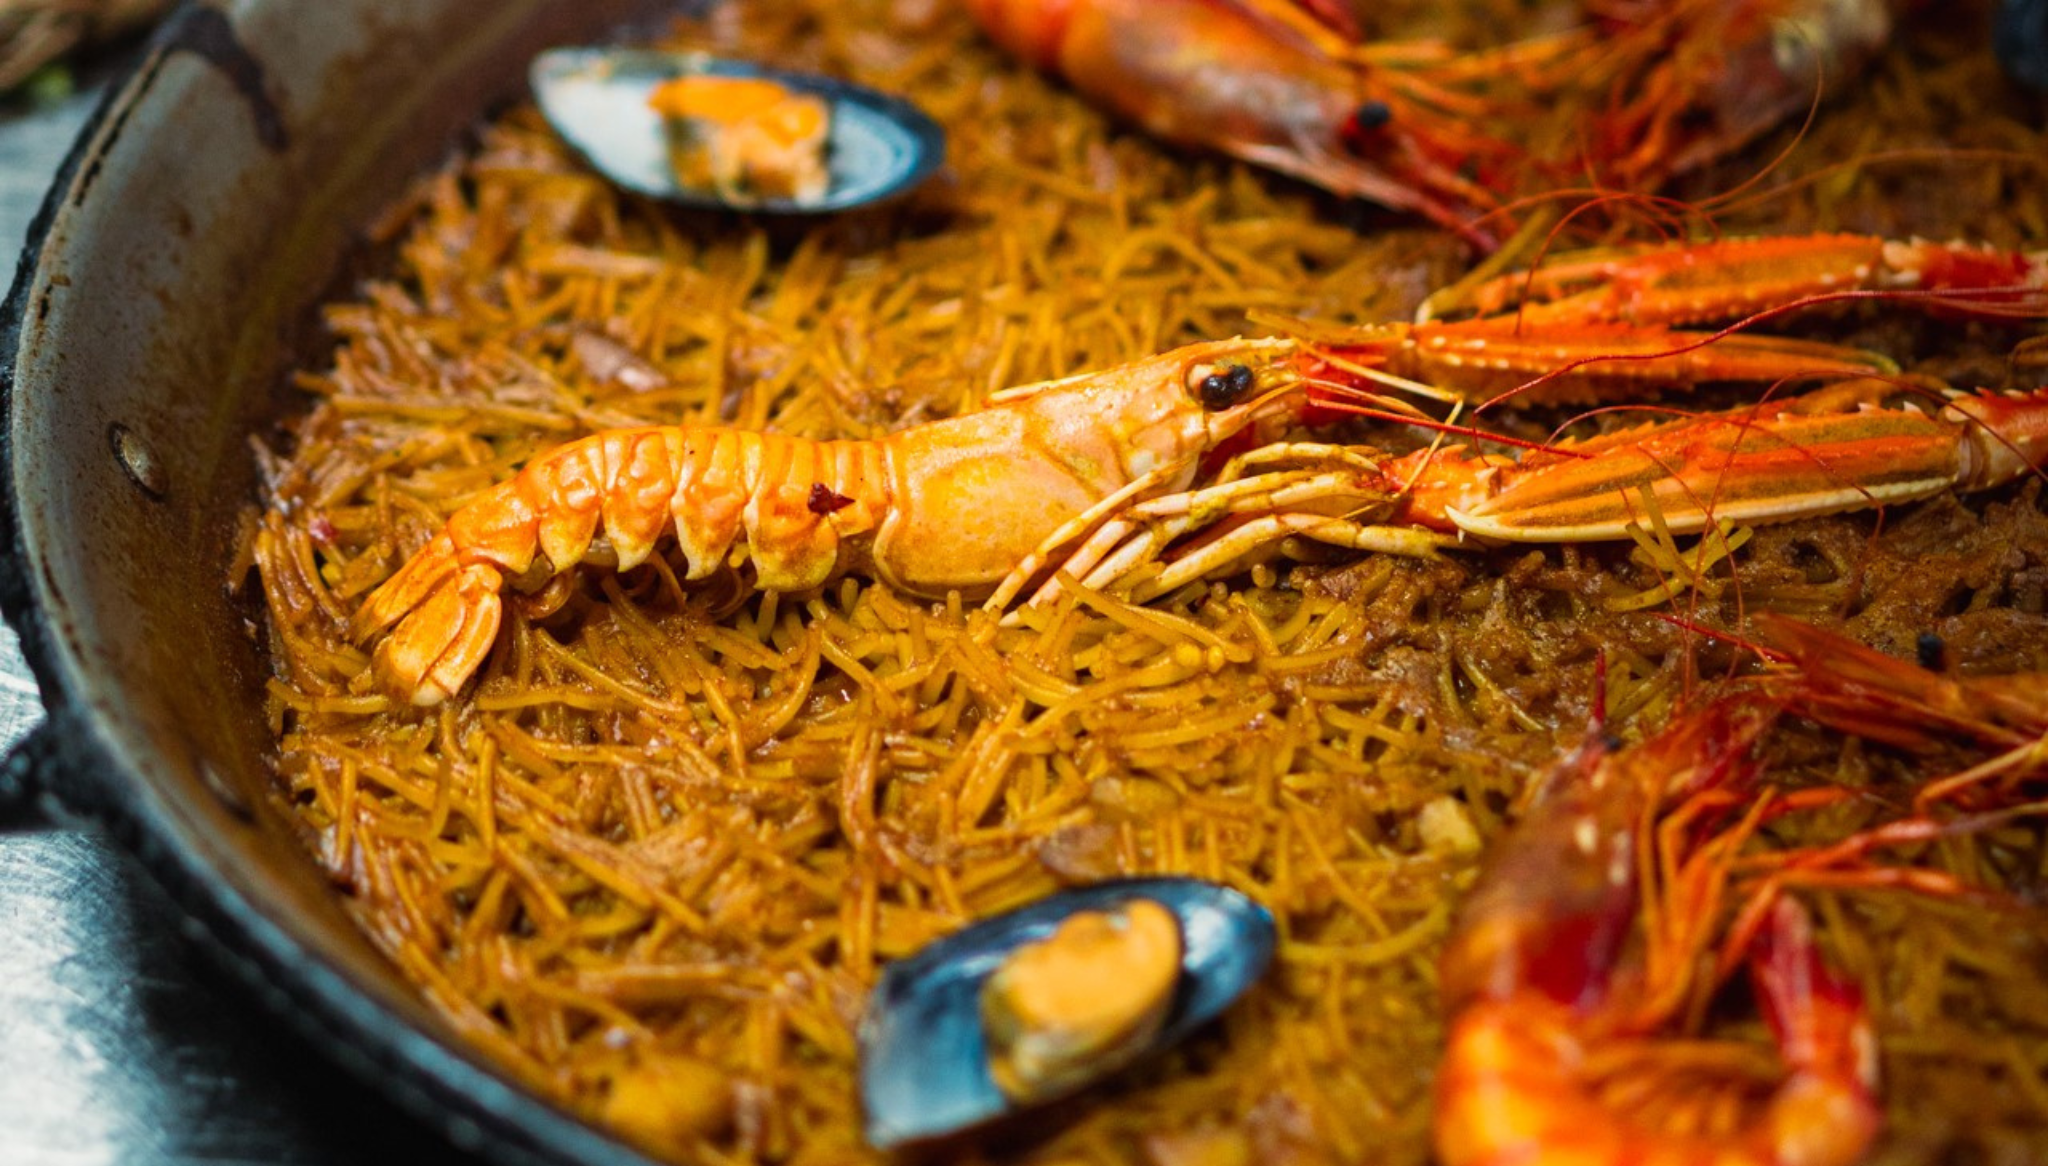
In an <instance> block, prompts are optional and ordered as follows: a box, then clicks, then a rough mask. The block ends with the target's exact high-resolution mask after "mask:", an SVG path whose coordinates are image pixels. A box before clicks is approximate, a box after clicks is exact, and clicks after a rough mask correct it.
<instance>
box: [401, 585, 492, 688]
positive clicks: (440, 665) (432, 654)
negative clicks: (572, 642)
mask: <svg viewBox="0 0 2048 1166" xmlns="http://www.w3.org/2000/svg"><path fill="white" fill-rule="evenodd" d="M504 585H505V577H504V575H503V574H502V573H500V572H499V570H498V568H497V567H495V566H492V565H491V564H488V563H473V564H471V565H469V566H466V567H461V568H459V569H457V570H456V571H455V572H454V573H453V574H449V575H443V576H442V577H441V579H440V580H439V581H438V582H437V583H435V584H434V585H433V587H432V589H431V590H429V591H428V592H427V593H426V594H425V595H424V596H423V597H422V598H421V599H420V600H419V602H418V603H417V605H416V606H414V607H413V608H412V610H411V611H410V612H409V613H407V614H406V615H405V616H404V617H403V618H402V619H400V620H399V622H398V626H397V627H396V628H394V629H393V630H392V632H391V634H390V635H389V636H387V637H385V639H384V642H383V643H382V644H380V645H378V648H377V659H376V667H377V670H378V672H379V673H380V674H381V675H382V676H384V677H385V678H386V679H387V680H388V681H389V682H390V683H391V684H392V686H393V687H395V688H397V689H398V690H399V691H401V692H403V693H406V694H408V695H409V696H410V699H411V700H412V703H413V704H415V705H419V706H421V707H430V706H433V705H438V704H440V703H441V702H442V701H445V700H447V699H448V698H449V697H451V696H454V695H455V694H456V693H457V692H458V691H460V690H461V688H462V686H463V685H464V684H465V683H467V682H468V680H469V678H470V677H471V676H472V675H474V674H475V673H476V670H477V669H478V668H479V667H481V666H482V664H483V662H484V657H485V656H486V655H488V654H489V653H490V650H491V645H492V644H493V643H495V642H496V641H497V638H498V624H499V621H500V619H501V618H502V616H503V613H504V600H503V598H501V597H500V594H499V593H500V591H501V590H502V589H503V588H504Z"/></svg>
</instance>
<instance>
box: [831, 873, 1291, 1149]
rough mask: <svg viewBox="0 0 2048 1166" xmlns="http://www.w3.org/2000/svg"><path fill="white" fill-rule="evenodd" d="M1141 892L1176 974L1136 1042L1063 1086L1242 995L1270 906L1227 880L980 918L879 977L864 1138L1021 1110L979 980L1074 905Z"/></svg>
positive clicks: (1147, 888) (945, 1130)
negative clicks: (995, 1059)
mask: <svg viewBox="0 0 2048 1166" xmlns="http://www.w3.org/2000/svg"><path fill="white" fill-rule="evenodd" d="M1140 899H1149V900H1151V901H1153V902H1155V903H1158V904H1159V905H1161V906H1163V907H1165V908H1166V909H1167V910H1169V911H1171V912H1172V913H1173V916H1174V918H1175V920H1176V921H1177V922H1178V924H1179V926H1180V932H1181V961H1180V975H1179V978H1178V981H1177V983H1176V984H1175V987H1174V991H1173V999H1172V1002H1171V1004H1170V1005H1169V1006H1168V1008H1167V1011H1166V1015H1165V1017H1164V1019H1163V1021H1162V1022H1161V1023H1160V1024H1159V1027H1158V1028H1157V1029H1156V1030H1155V1031H1153V1032H1151V1034H1150V1035H1149V1036H1148V1037H1146V1038H1145V1040H1144V1042H1143V1046H1142V1047H1141V1048H1133V1049H1126V1050H1121V1051H1120V1053H1119V1055H1116V1056H1112V1057H1107V1058H1105V1059H1104V1061H1103V1063H1102V1065H1101V1069H1100V1072H1098V1073H1096V1074H1094V1075H1093V1076H1092V1077H1089V1078H1087V1079H1085V1080H1074V1081H1071V1082H1070V1083H1069V1084H1068V1085H1067V1086H1065V1087H1063V1089H1062V1090H1061V1093H1062V1094H1064V1093H1071V1092H1073V1091H1074V1090H1076V1089H1079V1088H1081V1087H1083V1086H1085V1085H1086V1084H1089V1083H1090V1082H1091V1081H1093V1080H1099V1079H1100V1078H1101V1077H1102V1076H1106V1075H1108V1074H1109V1073H1112V1072H1114V1071H1116V1070H1117V1069H1119V1068H1122V1067H1124V1066H1125V1065H1128V1064H1130V1063H1131V1062H1132V1061H1133V1060H1135V1059H1136V1058H1138V1057H1139V1056H1142V1055H1144V1054H1145V1053H1149V1052H1156V1051H1158V1050H1160V1049H1164V1048H1167V1047H1170V1046H1172V1045H1174V1044H1176V1043H1178V1042H1180V1041H1182V1040H1184V1039H1186V1038H1187V1036H1188V1035H1189V1034H1191V1033H1193V1032H1194V1031H1195V1030H1196V1029H1198V1028H1200V1027H1201V1026H1202V1025H1204V1024H1206V1023H1207V1022H1209V1021H1211V1020H1213V1019H1215V1018H1216V1017H1217V1016H1218V1015H1220V1014H1221V1013H1222V1012H1223V1010H1224V1009H1226V1008H1228V1007H1229V1006H1230V1005H1231V1004H1232V1003H1233V1002H1234V1001H1236V1000H1237V998H1238V997H1239V996H1242V995H1243V994H1244V992H1245V991H1246V990H1247V989H1248V988H1250V987H1251V986H1252V984H1254V983H1256V982H1257V980H1258V979H1259V977H1260V975H1262V974H1263V973H1264V972H1265V970H1266V967H1267V965H1268V964H1270V963H1271V962H1272V959H1273V948H1274V942H1275V933H1274V928H1273V917H1272V915H1271V914H1269V913H1268V912H1267V911H1266V909H1265V908H1264V907H1261V906H1259V905H1258V904H1257V903H1254V902H1252V901H1251V900H1250V899H1248V898H1246V897H1245V896H1243V895H1241V894H1239V893H1238V892H1236V891H1233V890H1231V889H1229V888H1228V887H1221V886H1217V885H1216V884H1214V883H1207V882H1203V881H1201V880H1199V879H1186V878H1151V879H1127V880H1121V881H1117V882H1107V883H1098V884H1096V885H1094V886H1090V887H1084V888H1080V889H1077V890H1071V891H1064V892H1061V893H1060V894H1057V895H1054V896H1052V897H1051V898H1048V899H1043V900H1040V901H1039V902H1036V903H1033V904H1031V905H1029V906H1026V907H1022V908H1019V909H1018V910H1016V911H1012V912H1010V913H1008V914H1006V915H998V916H996V917H994V918H991V919H985V920H982V921H981V922H979V923H976V924H974V925H973V926H970V927H967V928H965V929H963V930H961V931H958V932H956V933H954V934H952V935H950V936H947V937H946V938H945V939H942V940H940V941H938V942H937V943H934V944H932V945H931V946H929V947H927V948H925V949H924V950H922V951H920V952H918V953H917V954H916V955H914V956H911V957H910V958H908V959H905V960H900V961H898V962H896V963H894V964H891V965H889V966H888V967H887V968H886V969H884V970H883V972H882V977H881V980H880V982H879V983H877V984H876V985H875V990H874V993H873V995H872V996H870V997H869V1000H868V1008H867V1013H866V1015H864V1016H863V1017H862V1019H861V1025H860V1088H861V1104H862V1106H863V1108H864V1109H865V1111H866V1115H867V1139H868V1142H869V1143H870V1144H871V1145H874V1146H875V1147H877V1148H880V1149H890V1148H892V1147H896V1146H900V1145H904V1144H906V1143H911V1142H922V1141H927V1140H930V1139H933V1138H940V1137H945V1136H948V1135H951V1134H956V1133H960V1132H962V1131H965V1130H969V1129H972V1128H973V1127H976V1126H980V1125H983V1124H985V1123H988V1122H991V1121H994V1120H996V1119H998V1118H1001V1117H1004V1116H1006V1115H1009V1114H1012V1113H1015V1112H1017V1111H1018V1110H1019V1108H1020V1107H1021V1103H1020V1102H1018V1101H1016V1100H1013V1099H1012V1098H1010V1097H1009V1096H1007V1095H1005V1093H1004V1092H1003V1089H1002V1088H1001V1087H1000V1086H998V1085H997V1083H996V1080H995V1077H994V1076H993V1075H992V1074H991V1071H990V1051H989V1048H988V1043H987V1036H986V1033H985V1030H984V1026H983V1014H982V991H983V987H984V985H985V984H986V983H987V981H988V979H989V977H990V976H991V975H993V974H994V973H995V972H996V970H997V969H998V968H1000V967H1001V966H1002V965H1003V964H1004V963H1005V962H1006V961H1007V960H1009V958H1010V957H1011V956H1012V954H1013V953H1015V952H1016V951H1018V949H1020V948H1022V947H1025V946H1026V945H1030V944H1035V943H1040V942H1042V941H1044V940H1046V939H1048V938H1049V937H1051V936H1052V935H1053V934H1054V932H1056V931H1057V930H1059V928H1060V926H1061V924H1062V923H1064V922H1066V921H1067V920H1069V919H1071V918H1073V917H1074V916H1076V915H1077V914H1080V913H1083V912H1115V911H1117V910H1119V909H1122V908H1124V907H1126V906H1127V905H1128V904H1130V903H1132V902H1133V901H1136V900H1140ZM1056 1096H1058V1094H1053V1095H1047V1096H1043V1097H1039V1098H1037V1099H1035V1102H1034V1103H1036V1102H1044V1101H1051V1100H1054V1099H1055V1097H1056Z"/></svg>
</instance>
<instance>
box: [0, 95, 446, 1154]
mask: <svg viewBox="0 0 2048 1166" xmlns="http://www.w3.org/2000/svg"><path fill="white" fill-rule="evenodd" d="M108 84H109V80H108V77H107V75H106V73H105V72H104V71H101V72H95V73H91V74H88V75H87V77H86V79H85V81H84V83H83V86H82V88H81V90H80V91H79V92H78V93H76V94H74V95H73V96H71V97H68V98H64V99H61V100H55V101H45V102H43V103H41V104H30V103H28V102H26V101H25V100H20V99H16V100H13V101H9V100H8V99H4V98H0V255H4V256H10V257H11V256H15V255H17V254H18V253H19V251H20V248H21V244H22V240H23V236H24V234H25V233H26V231H27V229H28V225H29V221H30V220H31V219H32V218H34V216H35V212H36V209H37V207H38V206H40V205H41V202H42V196H43V191H44V188H45V187H46V186H47V185H48V183H49V181H50V177H51V175H53V174H54V173H55V171H56V168H57V165H58V163H59V162H60V161H61V160H62V158H63V156H64V153H65V151H66V150H68V149H69V148H70V144H71V140H72V138H74V137H75V136H76V135H77V133H78V131H79V129H80V128H81V127H82V126H83V125H84V124H85V122H86V120H87V118H88V117H89V116H90V115H91V112H92V109H93V107H94V106H95V105H96V104H97V103H98V100H99V97H100V94H101V93H102V92H103V91H104V89H105V87H106V86H107V85H108ZM13 270H14V264H13V261H12V259H11V258H10V259H9V260H7V261H5V269H4V271H0V274H5V275H7V276H8V277H10V278H11V276H12V273H13ZM42 715H43V714H42V706H41V704H40V703H39V702H38V700H37V697H36V687H35V682H34V680H32V679H31V678H30V677H29V675H28V671H27V668H26V666H25V665H24V664H23V662H22V659H21V653H20V651H19V648H18V647H17V645H16V643H15V639H14V635H13V633H12V631H10V630H6V629H0V747H8V746H12V745H13V743H14V742H16V741H18V740H19V739H20V738H21V735H22V734H23V733H25V732H27V731H28V730H29V729H30V728H32V727H33V726H34V725H35V724H37V723H38V722H39V721H40V720H41V719H42ZM414 1161H433V1162H437V1163H450V1164H452V1166H460V1164H461V1163H465V1162H468V1161H469V1159H467V1158H465V1157H462V1156H460V1155H457V1154H455V1153H454V1152H453V1151H451V1150H450V1149H448V1148H447V1146H446V1145H445V1144H444V1143H443V1142H442V1141H441V1140H440V1139H439V1137H438V1136H437V1135H436V1134H434V1133H432V1132H431V1131H429V1130H428V1129H426V1128H425V1127H423V1126H421V1125H419V1124H418V1123H416V1122H414V1121H413V1120H412V1119H411V1118H409V1117H407V1116H406V1115H404V1114H402V1113H400V1112H399V1111H397V1110H396V1109H395V1108H393V1107H392V1106H391V1105H390V1104H389V1103H388V1102H386V1101H385V1100H384V1099H383V1098H382V1097H380V1096H378V1095H377V1094H376V1093H375V1092H374V1091H373V1090H371V1089H369V1088H367V1087H365V1086H363V1085H360V1084H358V1083H357V1082H356V1081H355V1080H354V1079H353V1078H351V1077H348V1076H346V1075H344V1074H343V1073H342V1072H340V1071H339V1070H338V1069H335V1068H334V1067H333V1066H331V1065H329V1064H328V1063H327V1061H326V1060H325V1058H324V1057H323V1056H322V1055H321V1054H320V1052H319V1051H318V1050H316V1049H314V1048H311V1047H309V1046H307V1045H306V1044H304V1043H302V1042H301V1041H299V1040H298V1039H296V1038H295V1037H293V1036H291V1035H289V1034H287V1033H285V1032H283V1031H282V1030H281V1028H280V1026H279V1025H278V1024H276V1023H275V1022H274V1021H273V1020H272V1019H271V1018H270V1017H269V1016H267V1015H266V1014H264V1013H262V1012H261V1011H260V1010H259V1009H258V1007H257V1006H256V1004H255V1003H254V1002H253V1001H251V1000H249V999H248V993H247V992H245V991H243V990H242V989H241V986H240V985H238V984H236V983H234V982H232V981H231V980H230V979H229V978H228V977H227V975H226V974H225V973H224V972H221V971H219V970H218V969H216V968H215V967H214V965H213V964H212V962H211V961H210V959H209V958H208V956H207V955H206V953H205V951H204V940H203V939H196V938H193V937H191V936H189V935H188V934H187V933H186V930H185V927H184V923H183V920H182V919H181V918H180V917H179V915H178V913H177V911H176V910H175V909H174V908H173V907H172V906H171V904H170V902H169V901H168V900H167V899H166V898H165V897H164V896H163V894H162V893H161V892H159V891H158V890H157V888H156V886H155V885H154V884H153V883H152V882H151V881H150V879H149V876H148V875H147V874H145V873H144V872H143V871H142V870H141V868H140V867H138V866H137V865H136V864H135V863H134V862H133V861H131V860H130V859H129V858H128V856H127V855H126V854H124V853H122V852H121V851H120V850H118V849H117V848H115V847H114V846H113V844H112V843H111V842H109V841H108V839H106V838H105V837H104V836H102V835H101V834H99V833H97V832H96V831H93V830H90V829H85V828H77V827H73V826H69V825H65V824H62V823H56V822H51V821H48V820H45V819H43V818H42V817H40V816H39V815H37V814H35V813H34V812H33V811H15V812H14V816H12V817H5V816H0V1164H5V1166H44V1164H46V1163H47V1164H51V1166H56V1164H62V1166H86V1164H94V1166H97V1164H100V1163H107V1164H112V1166H152V1164H157V1163H165V1164H171V1166H198V1164H199V1163H207V1164H209V1166H229V1164H249V1166H255V1164H258V1163H265V1164H268V1163H318V1164H322V1166H328V1164H333V1166H341V1164H344V1163H346V1164H351V1166H355V1164H361V1163H378V1164H380V1166H381V1164H384V1163H400V1162H414Z"/></svg>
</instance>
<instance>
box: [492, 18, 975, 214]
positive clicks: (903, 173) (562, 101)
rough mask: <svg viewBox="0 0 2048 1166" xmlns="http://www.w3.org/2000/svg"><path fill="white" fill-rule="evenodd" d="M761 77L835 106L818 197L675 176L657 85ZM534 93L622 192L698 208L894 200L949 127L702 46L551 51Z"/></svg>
mask: <svg viewBox="0 0 2048 1166" xmlns="http://www.w3.org/2000/svg"><path fill="white" fill-rule="evenodd" d="M692 73H704V74H712V75H717V76H729V77H765V78H768V79H770V80H773V81H776V82H779V83H780V84H782V85H784V86H786V87H787V88H789V89H792V90H795V91H797V92H801V93H810V94H815V95H817V96H818V97H821V98H823V99H825V100H826V101H828V102H830V103H831V106H832V129H831V133H830V136H829V138H828V146H827V150H828V155H827V165H828V167H829V169H830V171H831V176H832V177H831V185H830V186H829V187H828V188H827V190H826V192H825V195H824V197H823V198H820V199H815V200H811V201H805V202H797V201H793V200H790V199H778V198H762V199H750V200H748V201H747V202H745V203H744V204H740V203H735V202H733V201H731V200H728V199H725V198H721V197H720V196H719V195H718V194H716V193H714V192H711V191H705V190H696V189H693V188H690V187H686V186H684V185H682V184H681V183H680V182H678V181H677V180H676V176H675V172H674V170H673V169H671V166H670V160H669V150H668V138H667V132H666V130H665V128H664V127H663V125H662V119H661V116H660V115H659V114H657V113H655V112H654V110H652V109H650V108H648V105H647V97H648V94H650V93H652V92H653V91H654V88H655V86H657V85H659V84H661V83H662V82H663V81H667V80H669V79H671V78H674V77H679V76H683V75H685V74H692ZM529 79H530V81H531V82H532V85H533V93H534V97H535V98H536V99H537V100H538V101H539V102H540V108H541V113H542V114H544V115H545V116H546V117H547V119H548V122H549V124H551V125H552V126H554V128H555V132H556V133H558V134H561V135H562V139H563V140H564V141H566V142H568V143H569V145H570V147H571V148H573V149H574V150H575V151H576V152H577V153H578V154H581V155H582V156H583V158H584V160H585V161H587V162H589V163H590V165H591V166H592V167H594V168H595V169H597V170H598V171H599V172H600V173H602V174H604V175H605V176H606V177H607V178H609V179H611V180H612V181H613V182H616V183H618V184H619V185H620V186H623V187H625V188H626V189H628V190H631V191H634V192H636V193H639V194H644V195H647V196H649V197H651V198H658V199H662V200H664V201H666V202H673V203H678V204H681V205H684V206H692V207H701V208H705V209H730V208H735V207H738V208H740V209H745V210H749V211H761V212H766V213H770V214H790V215H815V214H827V213H830V212H833V211H841V210H846V209H848V208H851V207H856V206H861V205H864V204H867V203H871V202H877V201H880V200H882V199H886V198H889V197H892V196H894V195H898V194H901V193H903V192H904V191H907V190H909V189H910V188H911V187H913V186H916V185H917V184H918V183H919V182H921V181H923V180H924V179H925V178H926V177H927V176H928V175H930V174H931V172H932V171H933V170H935V169H937V168H938V166H939V164H940V163H941V162H943V161H944V160H945V155H946V134H945V131H944V130H942V129H940V128H939V125H938V123H937V122H934V121H933V120H932V119H931V118H930V117H928V116H927V115H926V114H925V113H924V111H923V110H920V109H918V108H917V107H916V106H914V105H912V104H911V103H909V102H908V101H905V100H903V99H902V98H899V97H892V96H890V95H888V94H886V93H880V92H877V91H875V90H873V89H869V88H867V87H865V86H861V85H855V84H853V83H852V82H850V81H841V80H838V79H836V78H832V77H820V76H816V75H814V74H809V73H791V72H786V71H783V70H780V69H770V68H765V67H763V66H760V65H755V64H750V63H748V62H745V61H730V60H725V59H723V58H720V57H714V56H711V55H709V54H706V53H662V52H653V51H647V50H636V49H615V48H561V49H550V50H549V51H547V52H545V53H542V54H540V55H539V56H537V57H535V58H534V59H533V65H532V67H531V69H530V70H529Z"/></svg>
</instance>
